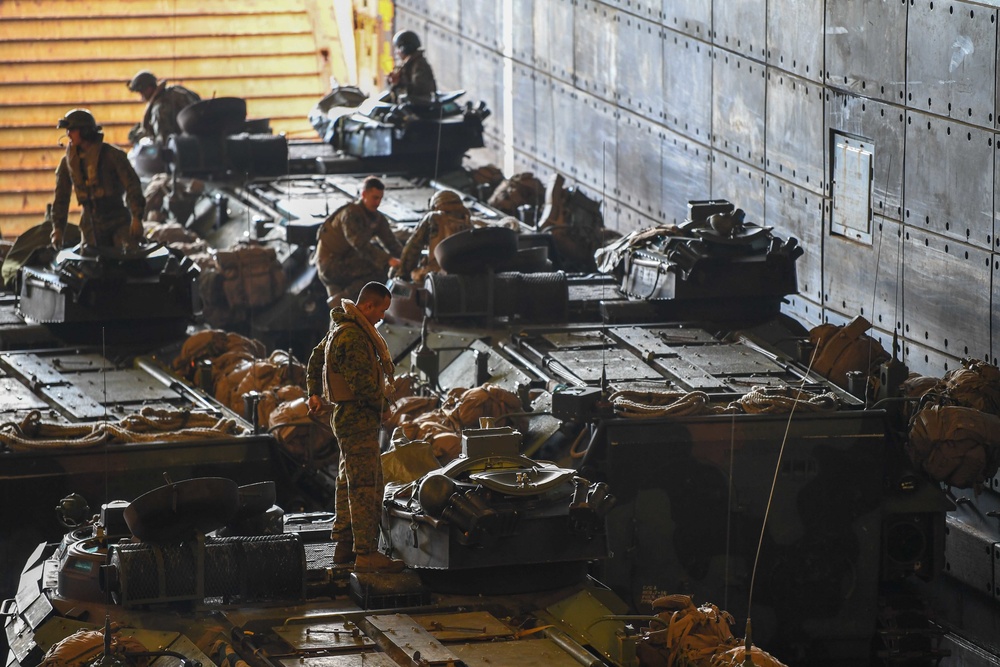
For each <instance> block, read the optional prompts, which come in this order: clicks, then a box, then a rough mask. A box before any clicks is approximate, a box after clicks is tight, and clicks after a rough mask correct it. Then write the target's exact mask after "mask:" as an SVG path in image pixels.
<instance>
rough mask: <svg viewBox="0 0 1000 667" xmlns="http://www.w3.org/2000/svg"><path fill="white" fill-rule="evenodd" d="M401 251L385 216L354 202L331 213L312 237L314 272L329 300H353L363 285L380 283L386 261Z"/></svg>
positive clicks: (385, 268)
mask: <svg viewBox="0 0 1000 667" xmlns="http://www.w3.org/2000/svg"><path fill="white" fill-rule="evenodd" d="M402 250H403V248H402V246H401V245H400V243H399V241H398V240H397V239H396V237H395V235H393V233H392V227H390V226H389V222H388V221H387V220H386V219H385V216H384V215H382V214H381V213H379V212H378V211H375V212H374V213H372V212H369V211H368V209H366V208H365V207H364V206H362V205H361V204H360V203H358V202H351V203H350V204H345V205H344V206H341V207H340V208H339V209H337V210H336V211H334V212H333V215H331V216H330V217H329V218H327V219H326V221H325V222H324V223H323V225H322V226H321V227H320V228H319V232H318V234H317V236H316V256H315V260H314V261H315V262H316V268H317V269H319V279H320V281H322V283H323V284H324V285H325V286H326V290H327V293H328V294H329V295H330V296H333V295H335V294H340V295H342V296H347V295H350V296H353V295H355V294H357V293H358V292H359V291H360V290H361V288H362V287H364V285H365V283H369V282H371V281H375V282H380V283H384V282H385V280H386V278H387V277H388V274H389V258H390V257H399V254H400V252H402Z"/></svg>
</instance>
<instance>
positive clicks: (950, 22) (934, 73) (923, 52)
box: [906, 0, 997, 127]
mask: <svg viewBox="0 0 1000 667" xmlns="http://www.w3.org/2000/svg"><path fill="white" fill-rule="evenodd" d="M996 18H997V13H996V11H995V10H989V9H986V8H984V7H979V6H975V5H971V4H969V3H965V2H942V0H937V2H934V1H933V0H917V1H916V2H913V3H912V4H911V5H910V9H909V13H908V20H907V38H906V39H907V41H906V102H907V106H910V107H914V108H917V109H922V110H925V111H929V112H931V113H935V114H940V115H943V116H949V117H951V118H955V119H956V120H961V121H963V122H966V123H974V124H976V125H981V126H986V127H993V118H994V108H995V104H996V97H995V91H996V54H997V49H996V42H997V25H996Z"/></svg>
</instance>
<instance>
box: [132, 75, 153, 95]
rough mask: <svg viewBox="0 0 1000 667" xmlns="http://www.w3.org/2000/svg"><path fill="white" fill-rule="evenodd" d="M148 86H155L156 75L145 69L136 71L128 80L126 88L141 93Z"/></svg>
mask: <svg viewBox="0 0 1000 667" xmlns="http://www.w3.org/2000/svg"><path fill="white" fill-rule="evenodd" d="M150 86H152V87H154V88H155V87H156V75H155V74H153V73H152V72H150V71H149V70H145V69H144V70H142V71H140V72H137V73H136V75H135V76H133V77H132V80H131V81H129V82H128V89H129V90H131V91H132V92H133V93H141V92H142V91H144V90H146V89H147V88H149V87H150Z"/></svg>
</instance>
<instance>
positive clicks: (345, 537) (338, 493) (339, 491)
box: [330, 452, 354, 542]
mask: <svg viewBox="0 0 1000 667" xmlns="http://www.w3.org/2000/svg"><path fill="white" fill-rule="evenodd" d="M346 460H347V458H346V457H345V456H344V453H343V452H341V453H340V463H338V464H337V486H336V488H335V489H334V494H333V511H334V512H335V514H334V515H333V529H332V530H331V531H330V539H332V540H333V541H334V542H344V541H347V542H353V541H354V534H353V533H352V532H351V505H350V502H349V501H348V499H347V464H346V463H345V461H346Z"/></svg>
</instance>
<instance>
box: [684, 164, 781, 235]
mask: <svg viewBox="0 0 1000 667" xmlns="http://www.w3.org/2000/svg"><path fill="white" fill-rule="evenodd" d="M711 198H712V199H727V200H729V201H731V202H732V203H733V204H734V205H735V206H736V207H737V208H742V209H743V210H744V211H745V212H746V214H747V220H751V221H752V220H764V219H765V217H764V199H765V195H764V172H763V171H761V170H760V169H756V168H754V167H751V166H750V165H748V164H746V163H745V162H740V161H739V160H734V159H732V158H731V157H729V156H728V155H724V154H722V153H718V152H715V153H714V155H713V159H712V197H711ZM688 199H693V197H688Z"/></svg>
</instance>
